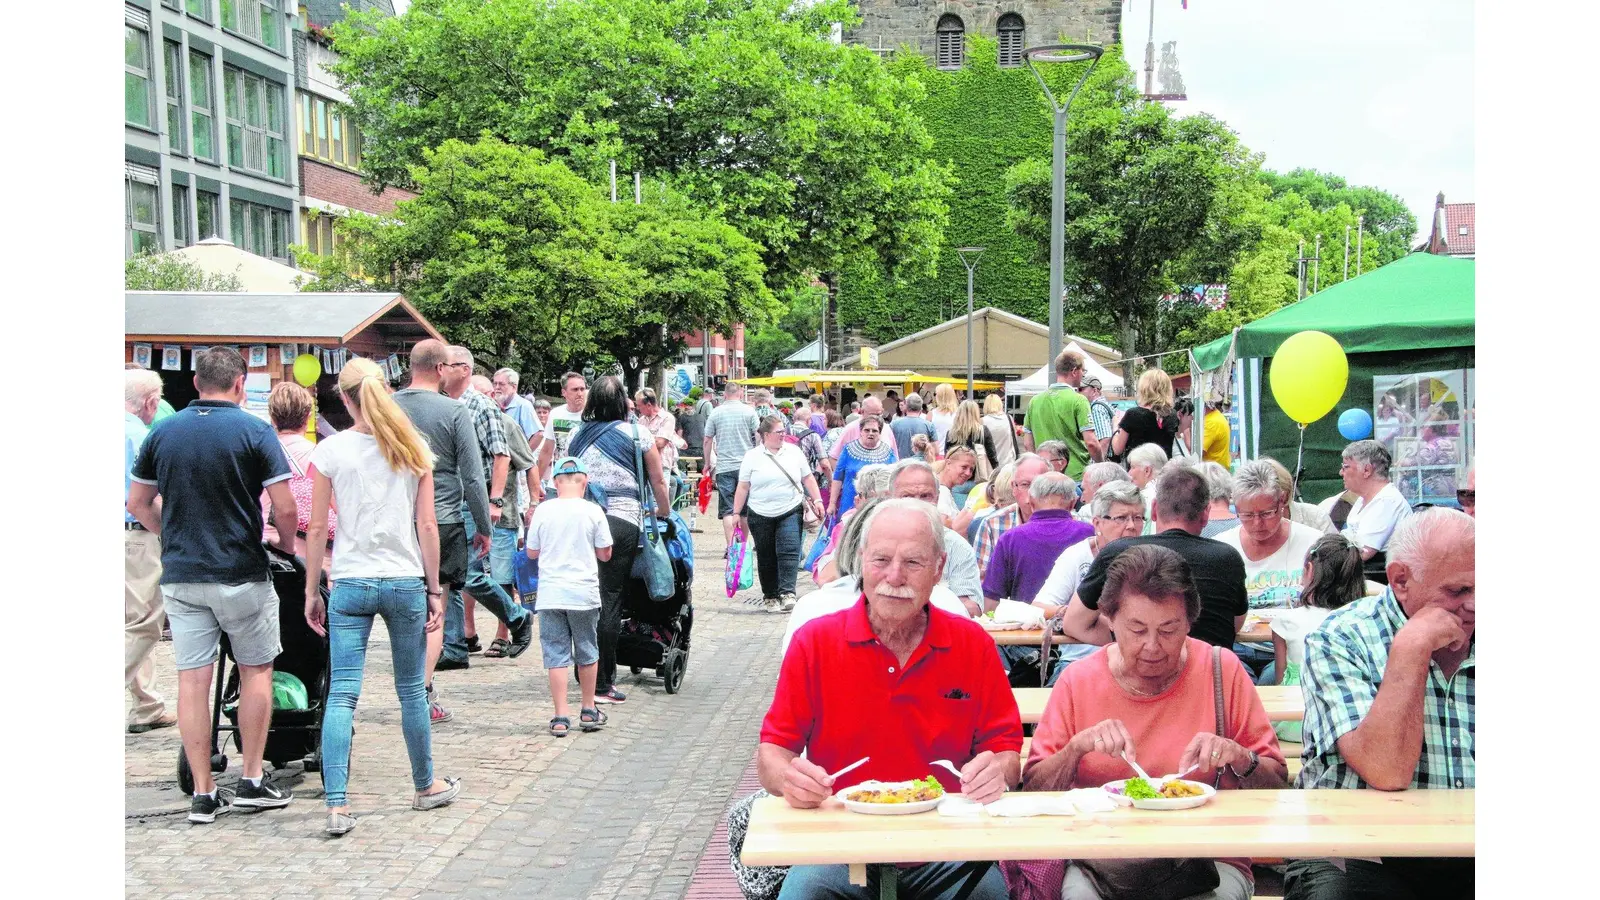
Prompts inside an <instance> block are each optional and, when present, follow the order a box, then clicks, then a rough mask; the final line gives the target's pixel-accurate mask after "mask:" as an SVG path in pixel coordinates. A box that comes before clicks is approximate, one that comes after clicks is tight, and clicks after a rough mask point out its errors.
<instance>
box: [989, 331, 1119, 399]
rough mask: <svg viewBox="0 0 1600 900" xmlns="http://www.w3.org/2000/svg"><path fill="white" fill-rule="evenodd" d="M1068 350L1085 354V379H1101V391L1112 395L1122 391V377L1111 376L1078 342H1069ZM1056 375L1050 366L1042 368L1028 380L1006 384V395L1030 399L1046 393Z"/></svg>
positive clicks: (1109, 371) (1108, 370)
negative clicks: (1114, 392) (1029, 397)
mask: <svg viewBox="0 0 1600 900" xmlns="http://www.w3.org/2000/svg"><path fill="white" fill-rule="evenodd" d="M1067 348H1068V349H1071V350H1076V351H1078V352H1079V353H1083V359H1084V373H1085V374H1084V376H1083V377H1085V378H1098V379H1100V389H1101V390H1103V391H1105V392H1107V393H1111V392H1113V391H1121V390H1122V376H1120V375H1113V374H1111V370H1110V369H1107V368H1106V367H1105V366H1102V365H1100V364H1099V363H1097V362H1095V360H1094V357H1092V356H1090V355H1089V354H1087V353H1084V352H1083V348H1082V347H1079V346H1078V342H1077V341H1068V342H1067ZM1055 380H1056V378H1055V373H1054V372H1053V371H1052V370H1051V367H1050V366H1049V365H1045V366H1041V367H1040V368H1039V371H1037V372H1035V373H1033V374H1032V375H1029V376H1028V377H1027V378H1023V379H1019V380H1017V381H1008V382H1006V394H1007V395H1008V396H1011V397H1028V396H1032V395H1034V394H1042V393H1044V392H1045V391H1046V390H1047V389H1048V388H1049V387H1050V385H1052V384H1054V383H1055Z"/></svg>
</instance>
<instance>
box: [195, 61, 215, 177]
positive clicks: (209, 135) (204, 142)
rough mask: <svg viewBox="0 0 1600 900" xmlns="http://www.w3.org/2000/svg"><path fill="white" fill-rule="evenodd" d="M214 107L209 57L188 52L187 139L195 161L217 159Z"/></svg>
mask: <svg viewBox="0 0 1600 900" xmlns="http://www.w3.org/2000/svg"><path fill="white" fill-rule="evenodd" d="M215 115H216V106H215V105H214V104H213V103H212V101H211V57H209V56H207V55H205V54H204V53H200V52H197V51H194V50H190V51H189V137H190V140H192V141H193V142H194V155H195V157H196V158H197V159H206V160H213V161H215V160H216V158H217V148H216V144H215V143H214V141H215V140H216V126H215V125H214V124H213V123H212V117H213V116H215Z"/></svg>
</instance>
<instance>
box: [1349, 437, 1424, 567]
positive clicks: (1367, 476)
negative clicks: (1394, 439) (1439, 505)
mask: <svg viewBox="0 0 1600 900" xmlns="http://www.w3.org/2000/svg"><path fill="white" fill-rule="evenodd" d="M1389 462H1390V456H1389V451H1388V449H1387V448H1385V447H1384V446H1383V445H1382V444H1380V443H1378V442H1377V441H1373V440H1365V441H1356V442H1355V443H1353V444H1351V445H1350V446H1348V447H1346V448H1344V453H1343V454H1342V458H1341V460H1340V462H1339V477H1340V478H1341V479H1343V480H1344V487H1345V490H1347V491H1350V492H1351V493H1353V494H1355V495H1356V498H1357V499H1356V502H1355V504H1354V505H1353V506H1351V507H1350V515H1349V516H1348V517H1347V518H1346V519H1345V524H1344V534H1345V536H1346V537H1348V538H1349V539H1350V540H1351V541H1352V542H1353V543H1354V544H1355V545H1356V546H1357V547H1360V548H1361V558H1362V560H1364V561H1365V562H1364V563H1363V566H1362V568H1363V569H1364V570H1365V573H1366V576H1367V579H1368V580H1369V581H1376V582H1378V583H1379V584H1387V583H1388V580H1389V579H1388V574H1387V567H1386V566H1385V559H1384V551H1385V550H1386V549H1388V547H1389V536H1390V535H1391V534H1393V533H1394V529H1395V526H1396V525H1399V524H1400V522H1401V521H1402V520H1403V519H1405V517H1406V516H1409V515H1411V504H1410V503H1408V502H1406V498H1405V495H1403V494H1401V493H1400V489H1399V488H1397V487H1395V486H1394V485H1393V484H1392V483H1390V481H1389Z"/></svg>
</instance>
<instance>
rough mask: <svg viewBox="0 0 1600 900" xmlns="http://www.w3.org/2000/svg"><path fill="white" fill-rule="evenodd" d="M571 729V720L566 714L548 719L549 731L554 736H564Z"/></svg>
mask: <svg viewBox="0 0 1600 900" xmlns="http://www.w3.org/2000/svg"><path fill="white" fill-rule="evenodd" d="M571 730H572V720H571V719H569V718H567V717H566V716H556V717H555V718H553V719H551V720H550V733H551V734H553V735H555V736H556V737H566V736H567V732H569V731H571Z"/></svg>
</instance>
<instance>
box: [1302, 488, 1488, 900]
mask: <svg viewBox="0 0 1600 900" xmlns="http://www.w3.org/2000/svg"><path fill="white" fill-rule="evenodd" d="M1475 548H1476V540H1475V537H1474V520H1473V519H1472V518H1471V517H1470V516H1468V515H1466V514H1465V513H1462V512H1460V511H1458V510H1454V509H1448V508H1444V507H1435V508H1433V509H1429V510H1427V511H1425V512H1422V513H1419V514H1416V515H1412V516H1409V517H1407V518H1406V519H1405V520H1403V521H1402V522H1401V523H1400V525H1399V526H1397V527H1396V528H1395V532H1394V535H1393V537H1392V538H1391V539H1390V541H1389V551H1388V553H1389V555H1388V564H1387V570H1388V575H1389V588H1388V590H1386V591H1384V592H1383V593H1382V594H1380V595H1378V596H1376V597H1367V598H1365V599H1363V600H1358V601H1356V602H1355V603H1352V604H1350V605H1348V606H1346V607H1344V608H1343V609H1340V610H1338V611H1337V612H1335V613H1333V614H1332V615H1330V616H1329V617H1328V618H1327V619H1326V620H1325V621H1324V622H1323V624H1322V626H1321V627H1320V628H1318V629H1317V630H1316V631H1314V632H1312V633H1311V634H1309V635H1307V637H1306V660H1305V670H1304V674H1303V676H1302V681H1301V687H1302V690H1303V691H1304V693H1305V698H1306V714H1305V724H1304V734H1305V748H1304V752H1303V754H1302V758H1303V760H1304V768H1302V769H1301V770H1300V777H1299V781H1298V786H1299V787H1301V788H1345V789H1362V788H1377V789H1378V790H1385V791H1398V790H1405V789H1407V788H1412V789H1429V788H1432V789H1467V788H1472V787H1474V785H1475V781H1476V779H1475V775H1474V758H1475V735H1476V732H1477V725H1476V716H1475V714H1474V708H1475V690H1474V683H1475V676H1476V665H1475V660H1474V656H1475V653H1474V650H1475V647H1474V641H1473V627H1474V623H1475V617H1476V612H1475V610H1476V600H1475V598H1474V588H1475V585H1476V579H1475V575H1474V565H1475V553H1476V550H1475ZM1284 884H1285V889H1286V890H1285V896H1286V897H1289V898H1298V900H1324V898H1328V900H1331V898H1339V897H1346V896H1355V895H1360V896H1414V897H1418V898H1430V897H1440V898H1443V897H1470V896H1472V892H1473V860H1472V859H1470V858H1469V859H1401V858H1388V859H1385V860H1382V861H1381V862H1372V861H1368V860H1344V861H1343V865H1342V866H1341V865H1336V864H1335V863H1334V862H1330V861H1327V860H1296V861H1295V862H1293V863H1291V864H1290V865H1289V870H1288V874H1287V875H1286V877H1285V882H1284Z"/></svg>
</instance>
